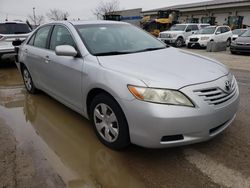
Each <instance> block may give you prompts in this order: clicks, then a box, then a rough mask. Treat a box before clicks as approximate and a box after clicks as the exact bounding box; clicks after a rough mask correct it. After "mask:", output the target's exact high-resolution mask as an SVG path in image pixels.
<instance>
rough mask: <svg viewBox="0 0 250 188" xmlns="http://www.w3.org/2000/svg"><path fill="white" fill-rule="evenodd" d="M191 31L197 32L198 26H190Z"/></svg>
mask: <svg viewBox="0 0 250 188" xmlns="http://www.w3.org/2000/svg"><path fill="white" fill-rule="evenodd" d="M191 29H192V31H197V30H199V28H198V25H191Z"/></svg>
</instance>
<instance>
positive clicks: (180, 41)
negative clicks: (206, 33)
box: [159, 23, 209, 47]
mask: <svg viewBox="0 0 250 188" xmlns="http://www.w3.org/2000/svg"><path fill="white" fill-rule="evenodd" d="M207 26H209V24H195V23H190V24H175V25H173V26H172V27H171V28H170V30H168V31H163V32H161V33H160V35H159V39H160V40H161V41H162V42H165V43H166V44H173V45H175V46H176V47H181V46H183V45H185V42H186V40H187V38H188V37H189V36H191V35H192V34H194V33H196V32H197V31H198V30H199V29H202V28H204V27H207Z"/></svg>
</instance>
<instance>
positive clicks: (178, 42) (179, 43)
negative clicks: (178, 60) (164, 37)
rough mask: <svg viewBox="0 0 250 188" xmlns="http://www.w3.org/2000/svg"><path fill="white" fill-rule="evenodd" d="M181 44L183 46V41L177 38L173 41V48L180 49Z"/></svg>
mask: <svg viewBox="0 0 250 188" xmlns="http://www.w3.org/2000/svg"><path fill="white" fill-rule="evenodd" d="M183 44H184V40H183V38H181V37H179V38H178V39H177V40H176V41H175V46H176V47H178V48H180V47H182V46H183Z"/></svg>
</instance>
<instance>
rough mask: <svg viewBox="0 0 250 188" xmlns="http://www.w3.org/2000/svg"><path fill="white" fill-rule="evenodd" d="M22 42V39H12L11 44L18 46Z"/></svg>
mask: <svg viewBox="0 0 250 188" xmlns="http://www.w3.org/2000/svg"><path fill="white" fill-rule="evenodd" d="M22 43H23V41H22V40H14V41H13V42H12V45H13V46H15V47H17V46H20V45H21V44H22Z"/></svg>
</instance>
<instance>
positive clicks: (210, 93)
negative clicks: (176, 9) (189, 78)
mask: <svg viewBox="0 0 250 188" xmlns="http://www.w3.org/2000/svg"><path fill="white" fill-rule="evenodd" d="M194 92H195V93H196V94H198V96H200V97H202V98H203V100H204V101H206V102H207V103H208V104H209V105H212V106H216V105H220V104H223V103H225V102H227V101H229V100H230V99H232V98H233V97H234V96H235V95H236V92H237V87H236V82H235V80H234V79H233V81H232V89H231V90H230V91H229V92H226V91H224V90H223V89H221V88H219V87H213V88H206V89H200V90H195V91H194Z"/></svg>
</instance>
